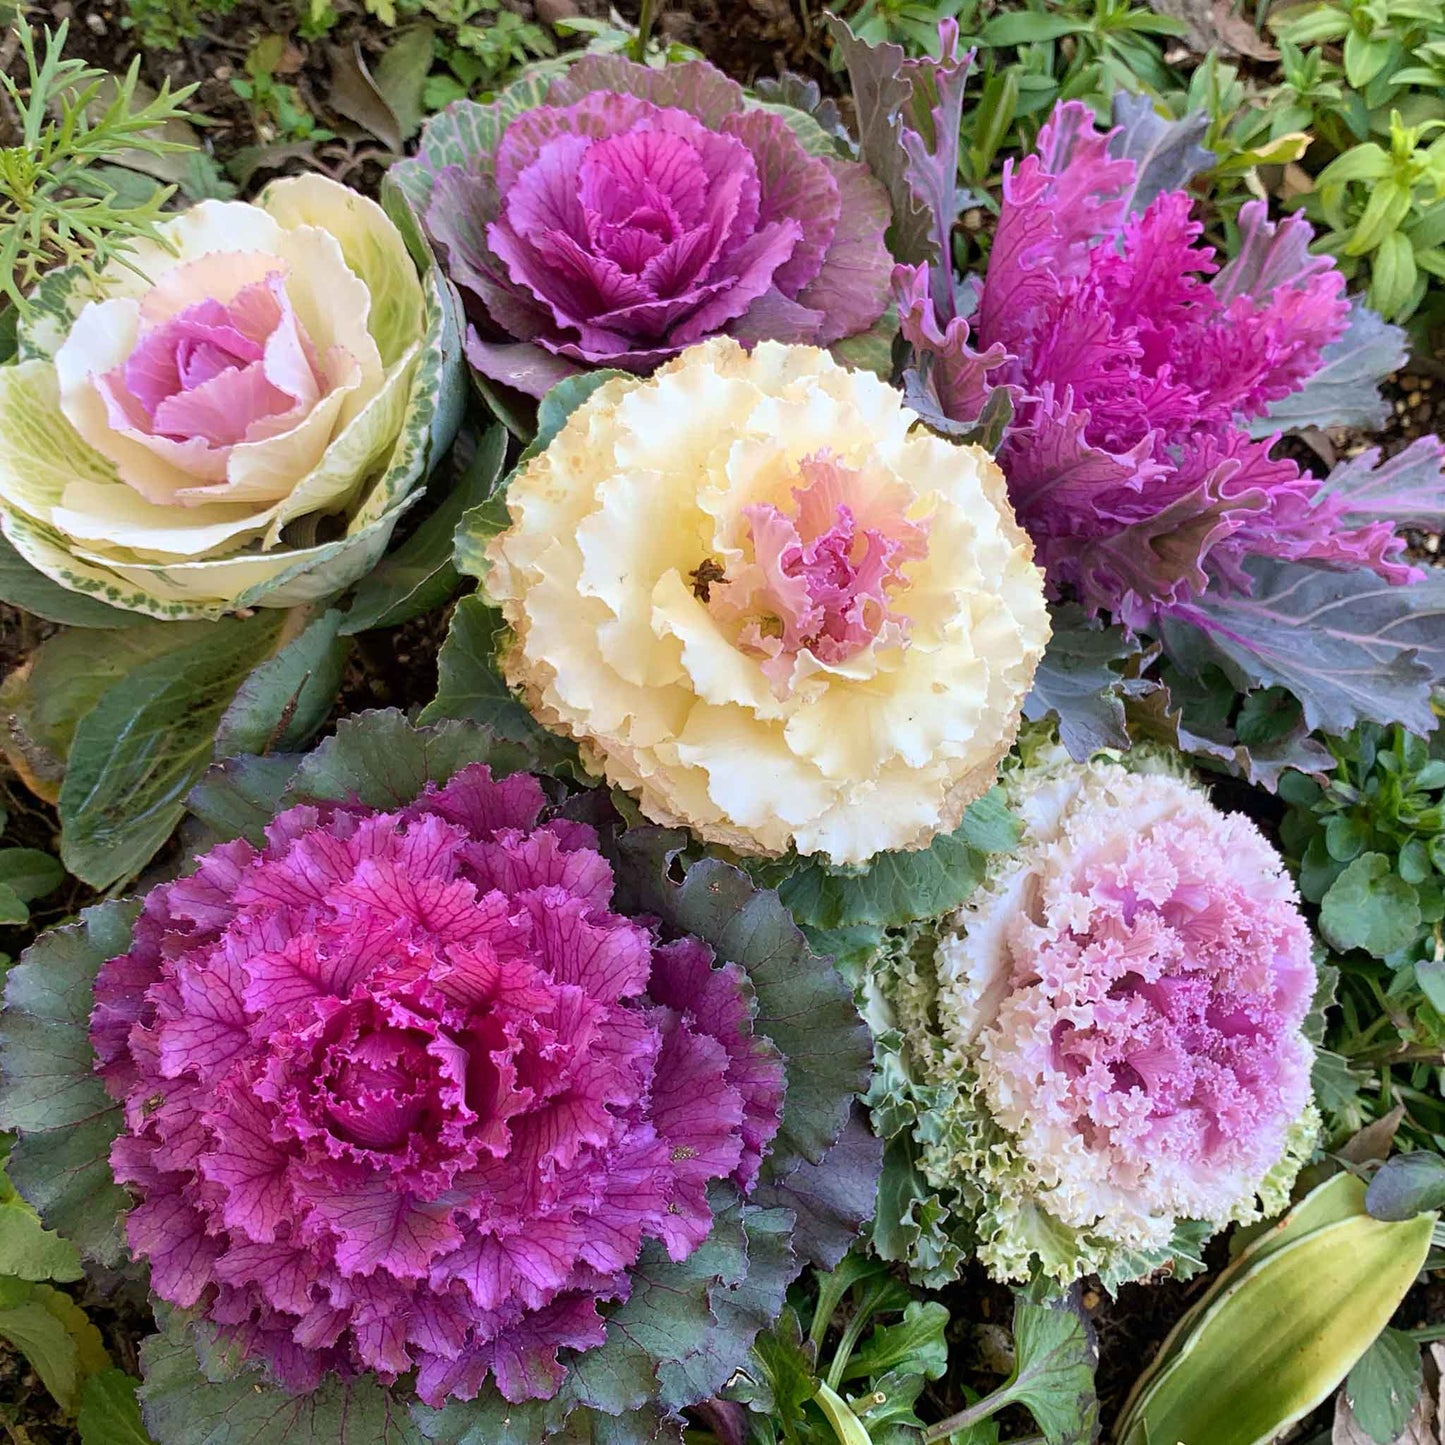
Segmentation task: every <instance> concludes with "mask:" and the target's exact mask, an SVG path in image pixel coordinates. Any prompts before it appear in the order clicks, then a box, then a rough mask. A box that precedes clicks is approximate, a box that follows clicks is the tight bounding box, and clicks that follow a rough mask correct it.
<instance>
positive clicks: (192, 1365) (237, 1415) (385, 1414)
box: [140, 1311, 422, 1445]
mask: <svg viewBox="0 0 1445 1445" xmlns="http://www.w3.org/2000/svg"><path fill="white" fill-rule="evenodd" d="M192 1328H196V1329H197V1330H198V1331H202V1332H204V1327H203V1326H193V1327H192ZM141 1369H142V1372H143V1374H144V1375H145V1383H144V1384H143V1385H142V1386H141V1387H140V1401H141V1413H142V1416H143V1418H144V1420H145V1426H146V1429H147V1430H149V1432H150V1433H151V1435H152V1436H153V1437H154V1439H155V1441H156V1445H281V1442H284V1445H421V1439H422V1437H421V1435H420V1433H419V1432H418V1430H417V1428H416V1426H415V1425H414V1424H413V1423H412V1421H411V1419H410V1418H409V1417H408V1415H407V1411H406V1407H405V1405H403V1404H402V1403H401V1401H399V1400H397V1399H396V1398H395V1397H393V1396H392V1395H391V1394H390V1393H389V1392H388V1391H386V1390H384V1389H383V1388H382V1387H381V1385H380V1384H378V1383H377V1381H376V1378H375V1377H374V1376H372V1375H360V1376H358V1377H357V1378H356V1379H354V1380H350V1381H348V1382H346V1383H344V1384H343V1383H342V1381H340V1380H339V1379H338V1378H337V1377H336V1376H335V1375H328V1376H327V1377H326V1379H325V1380H324V1381H323V1382H322V1384H321V1386H320V1388H319V1389H317V1390H314V1391H313V1392H312V1393H311V1394H309V1395H288V1394H286V1393H285V1392H284V1391H283V1390H280V1389H278V1388H277V1387H276V1386H274V1385H271V1384H269V1383H267V1382H266V1380H265V1377H264V1376H263V1375H261V1374H260V1373H259V1372H258V1371H256V1370H248V1371H245V1372H243V1373H241V1374H239V1375H237V1376H236V1377H235V1378H233V1379H227V1380H215V1381H212V1380H208V1379H207V1378H206V1377H205V1376H204V1375H203V1374H202V1373H201V1369H200V1364H199V1361H198V1360H197V1357H196V1347H195V1345H194V1344H193V1343H192V1341H191V1339H190V1338H188V1332H187V1323H186V1320H185V1318H184V1316H183V1315H182V1314H181V1313H180V1312H179V1311H174V1312H171V1313H170V1315H169V1317H168V1319H167V1320H166V1322H165V1324H164V1327H163V1333H161V1334H158V1335H152V1336H151V1337H150V1338H149V1339H147V1340H146V1341H145V1342H144V1343H143V1344H142V1345H141Z"/></svg>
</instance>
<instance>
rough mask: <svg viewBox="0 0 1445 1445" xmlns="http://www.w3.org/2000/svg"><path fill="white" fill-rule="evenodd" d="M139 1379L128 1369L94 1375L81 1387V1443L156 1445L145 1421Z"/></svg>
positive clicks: (79, 1424)
mask: <svg viewBox="0 0 1445 1445" xmlns="http://www.w3.org/2000/svg"><path fill="white" fill-rule="evenodd" d="M137 1383H138V1382H137V1381H136V1380H133V1379H132V1378H131V1377H130V1376H129V1375H127V1374H126V1372H125V1371H124V1370H102V1371H100V1373H99V1374H96V1375H91V1376H90V1378H89V1379H88V1380H86V1382H85V1384H84V1385H83V1386H81V1390H80V1415H79V1417H78V1418H77V1420H76V1422H75V1423H76V1425H77V1426H78V1427H79V1429H80V1445H153V1442H152V1440H151V1437H150V1436H149V1435H147V1434H146V1432H145V1427H144V1426H143V1425H142V1424H141V1418H140V1403H139V1401H138V1400H137V1399H136V1397H135V1391H136V1385H137Z"/></svg>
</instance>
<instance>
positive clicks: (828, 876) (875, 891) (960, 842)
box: [778, 788, 1018, 929]
mask: <svg viewBox="0 0 1445 1445" xmlns="http://www.w3.org/2000/svg"><path fill="white" fill-rule="evenodd" d="M1017 841H1018V826H1017V824H1016V823H1015V822H1014V820H1013V819H1012V818H1011V817H1010V815H1009V812H1008V810H1007V808H1006V807H1005V806H1004V803H1003V793H1002V791H1001V790H1000V789H998V788H994V789H992V790H991V791H990V792H988V793H986V794H985V795H984V796H983V797H982V798H979V799H978V800H977V801H976V802H974V803H971V804H970V805H969V808H968V811H967V812H966V813H965V814H964V818H963V822H962V823H961V824H960V825H959V826H958V828H957V829H956V830H955V831H954V832H952V833H948V834H943V835H941V836H939V837H937V838H935V839H934V840H933V842H932V843H930V844H929V845H928V847H926V848H919V849H916V850H913V851H911V852H898V853H880V854H878V855H877V856H876V857H875V858H874V859H873V860H872V861H871V862H870V863H869V864H868V866H867V868H866V869H864V870H861V871H854V872H848V871H845V870H842V869H832V868H829V867H828V866H827V865H826V864H824V863H819V862H815V861H813V860H806V861H805V862H804V863H803V865H802V866H801V867H800V868H799V869H798V870H797V872H795V873H793V874H792V875H791V876H790V877H788V878H786V879H784V880H783V882H782V883H780V884H779V885H778V896H779V897H780V898H781V899H782V900H783V902H784V904H786V905H787V907H788V909H789V910H790V911H791V913H792V914H793V917H794V918H796V919H797V921H798V922H799V923H800V924H801V925H802V926H803V927H805V928H818V929H835V928H857V927H863V926H870V925H871V926H881V927H884V928H899V927H902V926H903V925H904V924H906V923H912V922H914V921H915V920H916V919H920V918H937V917H939V916H940V915H942V914H945V913H951V912H952V911H953V910H954V909H955V908H958V907H959V906H960V905H962V904H963V903H965V902H966V901H967V900H968V898H969V896H970V895H971V894H972V893H973V890H974V889H975V888H977V887H978V885H979V883H980V882H981V881H982V879H983V873H984V866H985V865H984V858H983V852H985V851H986V852H1001V851H1005V850H1007V849H1009V848H1012V847H1013V846H1014V845H1015V844H1016V843H1017Z"/></svg>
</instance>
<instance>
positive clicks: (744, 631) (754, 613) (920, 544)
mask: <svg viewBox="0 0 1445 1445" xmlns="http://www.w3.org/2000/svg"><path fill="white" fill-rule="evenodd" d="M798 473H799V477H800V482H801V485H799V486H798V487H796V488H794V490H793V502H794V506H793V509H792V511H791V513H787V512H783V511H782V510H781V509H780V508H778V507H777V506H775V505H774V504H773V503H771V502H760V503H755V504H753V505H751V506H748V507H745V508H744V509H743V515H744V517H745V518H746V520H747V547H746V548H745V550H744V553H743V556H742V557H741V558H740V559H739V560H738V561H737V562H736V563H735V564H733V565H732V566H729V567H728V568H727V570H726V572H725V573H724V574H723V576H722V577H721V578H720V579H717V580H715V581H713V582H712V583H711V585H710V586H709V588H708V607H709V610H710V611H711V612H712V614H713V616H714V617H716V618H718V619H719V620H720V621H722V622H725V623H728V624H729V625H732V626H735V627H736V628H737V645H738V646H739V647H740V648H741V649H742V650H743V651H744V652H747V653H750V654H751V655H753V656H755V657H758V658H761V659H762V662H761V667H762V670H763V673H764V674H765V675H766V676H767V678H768V679H769V681H770V682H771V683H772V684H773V687H774V689H775V691H777V692H778V693H779V694H780V695H783V696H785V695H786V694H787V693H788V692H789V691H790V690H791V685H792V681H793V678H794V675H795V667H796V664H797V661H798V658H799V656H800V655H801V654H803V653H804V652H806V653H809V654H811V656H812V657H813V658H814V659H816V660H817V661H818V662H820V663H822V664H824V665H825V666H840V665H842V664H843V663H846V662H847V661H848V660H849V659H850V658H852V657H856V656H857V654H858V653H860V652H862V651H863V650H864V649H865V648H867V647H869V646H871V645H873V644H879V645H882V646H901V645H903V644H904V643H906V641H907V639H908V618H907V617H906V616H904V615H903V614H902V613H900V612H898V611H897V610H896V609H895V608H894V606H893V603H892V594H893V592H894V590H895V589H896V588H897V587H898V586H899V585H900V584H901V583H902V582H903V581H904V568H905V567H907V565H908V564H909V563H911V562H916V561H919V560H921V559H922V558H923V557H926V556H927V555H928V529H927V527H926V526H925V525H923V524H920V523H918V522H913V521H910V520H909V518H908V517H907V515H906V514H905V511H904V508H905V506H906V502H907V498H906V497H904V496H902V495H901V494H898V493H896V492H894V491H890V490H887V489H885V490H883V491H880V492H876V493H870V492H869V491H868V490H867V489H865V487H864V486H863V479H862V477H861V475H860V474H859V473H858V472H857V471H855V470H853V469H852V468H851V467H847V466H844V465H843V464H842V463H841V462H839V461H838V460H837V459H836V458H835V457H833V456H831V455H830V454H829V453H827V452H819V453H817V454H816V455H814V456H810V457H805V458H804V459H803V460H802V462H801V463H799V467H798Z"/></svg>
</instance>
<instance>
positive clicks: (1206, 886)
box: [870, 749, 1319, 1287]
mask: <svg viewBox="0 0 1445 1445" xmlns="http://www.w3.org/2000/svg"><path fill="white" fill-rule="evenodd" d="M1049 752H1050V754H1052V752H1053V750H1052V749H1050V750H1049ZM1059 754H1060V755H1059V756H1056V757H1055V756H1051V755H1049V754H1046V756H1045V757H1043V758H1040V759H1036V760H1035V761H1034V763H1033V764H1032V765H1031V766H1030V767H1028V768H1024V769H1021V770H1018V771H1016V772H1014V773H1012V774H1011V775H1010V776H1009V777H1008V778H1007V780H1006V786H1007V790H1008V793H1009V796H1010V801H1011V803H1012V804H1013V805H1014V807H1015V808H1016V810H1017V812H1018V814H1019V816H1020V818H1021V819H1022V822H1023V838H1022V842H1021V845H1020V847H1019V848H1018V850H1017V851H1016V852H1015V853H1013V854H1006V855H995V858H994V862H993V866H992V867H991V869H990V871H989V874H988V876H987V878H986V880H985V882H984V883H983V885H982V886H981V887H980V888H979V889H978V890H977V892H976V893H975V894H974V896H973V897H972V898H971V899H970V900H969V902H968V903H967V904H966V905H965V906H964V907H963V908H961V909H960V910H959V911H958V912H957V913H955V914H953V915H952V916H950V917H949V918H947V919H945V920H943V921H942V922H941V924H940V925H938V926H936V927H929V928H922V929H918V930H916V931H915V932H914V933H913V935H912V936H911V937H908V938H900V939H898V940H896V942H895V945H894V946H893V947H891V948H890V949H889V950H887V951H886V955H885V957H884V958H882V959H881V960H880V967H879V970H878V976H877V985H878V989H877V997H876V998H875V999H874V1004H873V1019H872V1021H873V1022H874V1024H875V1026H876V1028H877V1029H878V1032H879V1033H880V1035H881V1038H882V1046H881V1062H882V1069H881V1071H880V1073H879V1074H878V1076H877V1077H876V1078H875V1082H874V1085H873V1090H872V1093H871V1094H870V1103H871V1104H872V1105H873V1108H874V1120H875V1123H876V1124H877V1125H878V1126H879V1127H880V1130H881V1131H882V1132H885V1133H889V1134H896V1133H906V1132H908V1130H909V1129H910V1128H911V1129H912V1131H913V1138H914V1142H915V1143H916V1145H917V1160H918V1166H917V1167H918V1181H917V1192H918V1193H919V1195H920V1197H921V1198H926V1197H929V1195H930V1192H931V1194H932V1197H933V1198H934V1199H935V1201H936V1203H937V1205H938V1206H939V1208H940V1210H941V1211H942V1212H943V1214H944V1215H945V1217H949V1216H951V1219H950V1223H949V1225H948V1230H949V1232H950V1233H951V1235H952V1241H951V1244H952V1248H951V1249H946V1250H945V1251H944V1252H945V1253H952V1255H953V1257H954V1258H955V1259H957V1258H958V1257H961V1253H962V1252H963V1251H965V1250H976V1252H977V1254H978V1257H979V1258H980V1259H981V1260H982V1261H983V1263H984V1264H985V1266H986V1267H987V1268H988V1269H989V1271H990V1273H992V1274H993V1275H994V1276H995V1277H996V1278H998V1279H1001V1280H1038V1279H1047V1280H1051V1281H1053V1282H1054V1283H1055V1284H1056V1285H1057V1284H1068V1283H1070V1282H1071V1281H1073V1280H1074V1279H1077V1278H1079V1277H1080V1276H1082V1275H1084V1274H1089V1273H1097V1274H1099V1275H1101V1276H1102V1277H1103V1278H1104V1280H1105V1282H1106V1284H1109V1285H1110V1286H1111V1287H1112V1286H1114V1285H1116V1284H1118V1283H1122V1282H1125V1281H1128V1280H1131V1279H1136V1278H1141V1277H1143V1276H1145V1275H1147V1274H1148V1273H1149V1272H1150V1271H1151V1270H1152V1269H1154V1268H1157V1267H1160V1266H1163V1265H1166V1264H1170V1263H1171V1262H1173V1263H1175V1264H1176V1267H1179V1268H1185V1269H1187V1268H1190V1267H1195V1268H1197V1267H1198V1266H1197V1263H1194V1264H1192V1265H1191V1261H1192V1258H1193V1252H1194V1251H1197V1249H1198V1247H1199V1246H1200V1245H1201V1244H1202V1243H1203V1241H1204V1239H1205V1238H1207V1237H1208V1235H1209V1234H1210V1233H1212V1232H1213V1231H1214V1230H1216V1229H1219V1228H1221V1227H1223V1226H1224V1225H1226V1224H1228V1223H1231V1222H1239V1221H1247V1220H1252V1219H1258V1218H1262V1217H1268V1216H1270V1215H1273V1214H1275V1213H1278V1212H1279V1211H1280V1210H1282V1209H1283V1208H1284V1207H1285V1206H1286V1205H1287V1203H1288V1199H1289V1188H1290V1185H1291V1184H1292V1183H1293V1180H1294V1176H1295V1174H1296V1172H1297V1171H1298V1169H1299V1167H1300V1165H1301V1163H1302V1162H1303V1160H1304V1159H1305V1158H1307V1157H1308V1155H1309V1152H1310V1150H1311V1149H1312V1147H1313V1144H1314V1139H1315V1136H1316V1134H1317V1132H1318V1128H1319V1119H1318V1115H1317V1114H1316V1112H1315V1108H1314V1105H1313V1102H1312V1096H1311V1088H1310V1070H1311V1066H1312V1064H1313V1059H1314V1050H1313V1047H1312V1046H1311V1044H1310V1042H1309V1040H1308V1039H1307V1037H1306V1035H1305V1032H1304V1024H1305V1020H1306V1016H1307V1015H1308V1013H1309V1012H1310V1010H1311V1008H1312V1005H1313V1000H1314V995H1315V989H1316V974H1315V965H1314V961H1313V956H1312V944H1311V935H1310V931H1309V927H1308V925H1307V924H1306V923H1305V920H1304V917H1303V915H1302V914H1301V912H1300V909H1299V900H1298V895H1297V894H1296V892H1295V888H1294V885H1293V884H1292V882H1291V881H1290V879H1289V876H1288V874H1287V873H1286V872H1285V870H1284V867H1283V864H1282V861H1281V859H1280V858H1279V855H1278V854H1277V853H1276V852H1275V851H1274V849H1273V848H1272V847H1271V846H1270V844H1269V843H1268V842H1267V841H1266V840H1265V838H1264V837H1263V835H1262V834H1261V833H1260V831H1259V829H1258V828H1257V827H1256V826H1255V825H1254V823H1252V822H1251V821H1250V820H1249V819H1247V818H1245V817H1242V816H1240V815H1237V814H1226V813H1221V812H1220V811H1218V810H1217V809H1216V808H1215V807H1214V806H1213V805H1212V804H1211V803H1210V801H1209V799H1208V797H1207V796H1206V795H1205V793H1204V792H1203V790H1202V789H1201V788H1200V787H1199V786H1198V785H1197V784H1195V783H1193V782H1186V781H1184V780H1183V779H1181V778H1179V777H1175V776H1171V775H1166V774H1164V773H1155V772H1144V771H1138V772H1136V771H1130V770H1128V769H1126V768H1124V767H1122V766H1120V765H1119V764H1118V763H1115V762H1112V761H1107V760H1104V759H1100V760H1096V761H1094V762H1091V763H1087V764H1078V763H1072V762H1070V761H1068V760H1067V759H1066V758H1063V757H1062V755H1061V750H1059ZM909 1262H910V1263H911V1264H913V1265H914V1266H915V1268H916V1270H917V1271H918V1272H919V1273H920V1274H928V1273H930V1271H931V1270H933V1269H935V1268H936V1267H937V1263H938V1259H937V1257H935V1258H933V1259H930V1260H928V1261H924V1260H923V1259H922V1257H921V1256H917V1255H915V1257H913V1258H910V1261H909Z"/></svg>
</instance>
